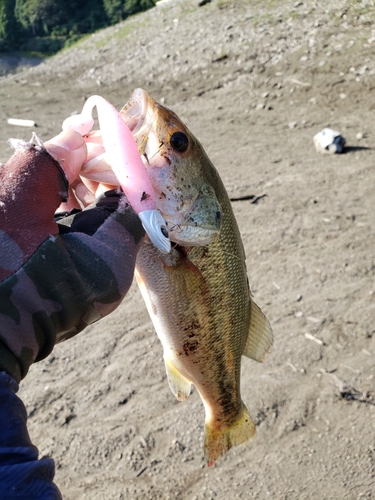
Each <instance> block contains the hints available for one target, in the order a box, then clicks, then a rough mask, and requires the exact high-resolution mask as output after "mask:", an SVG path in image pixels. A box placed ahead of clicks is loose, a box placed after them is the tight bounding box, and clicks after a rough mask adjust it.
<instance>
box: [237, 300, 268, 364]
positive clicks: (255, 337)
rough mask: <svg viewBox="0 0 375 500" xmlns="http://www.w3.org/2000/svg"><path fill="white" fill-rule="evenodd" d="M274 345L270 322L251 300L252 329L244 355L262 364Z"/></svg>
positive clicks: (250, 329)
mask: <svg viewBox="0 0 375 500" xmlns="http://www.w3.org/2000/svg"><path fill="white" fill-rule="evenodd" d="M272 344H273V333H272V328H271V325H270V322H269V321H268V319H267V318H266V316H265V315H264V314H263V312H262V310H261V309H260V307H258V306H257V305H256V303H255V302H254V301H253V300H252V299H251V310H250V327H249V333H248V337H247V340H246V344H245V348H244V351H243V353H242V354H243V355H244V356H247V357H248V358H251V359H254V360H255V361H259V362H260V363H262V362H263V361H264V357H265V355H266V354H267V352H268V351H269V350H270V348H271V346H272Z"/></svg>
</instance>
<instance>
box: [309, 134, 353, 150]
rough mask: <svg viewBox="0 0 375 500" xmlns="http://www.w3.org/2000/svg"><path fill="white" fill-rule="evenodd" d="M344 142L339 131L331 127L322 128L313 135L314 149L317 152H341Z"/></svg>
mask: <svg viewBox="0 0 375 500" xmlns="http://www.w3.org/2000/svg"><path fill="white" fill-rule="evenodd" d="M345 142H346V141H345V139H344V137H343V136H342V135H341V134H340V132H337V130H332V129H331V128H324V129H323V130H322V131H321V132H318V133H317V134H316V135H314V144H315V149H316V150H317V152H318V153H323V154H335V153H342V152H343V151H344V146H345Z"/></svg>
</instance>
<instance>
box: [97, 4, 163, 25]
mask: <svg viewBox="0 0 375 500" xmlns="http://www.w3.org/2000/svg"><path fill="white" fill-rule="evenodd" d="M155 3H156V2H155V0H103V5H104V10H105V12H106V14H107V16H108V19H109V20H110V22H111V23H118V22H119V21H122V20H123V19H125V18H126V17H128V16H131V15H132V14H135V13H137V12H140V11H142V10H147V9H149V8H151V7H153V6H154V5H155Z"/></svg>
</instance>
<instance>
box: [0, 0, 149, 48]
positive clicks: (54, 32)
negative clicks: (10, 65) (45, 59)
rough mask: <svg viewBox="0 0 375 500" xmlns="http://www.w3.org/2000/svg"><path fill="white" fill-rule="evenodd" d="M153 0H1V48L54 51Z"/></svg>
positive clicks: (146, 7)
mask: <svg viewBox="0 0 375 500" xmlns="http://www.w3.org/2000/svg"><path fill="white" fill-rule="evenodd" d="M155 3H156V0H64V1H63V2H62V1H61V0H0V52H5V51H12V50H19V51H26V52H38V53H43V54H53V53H55V52H57V51H58V50H60V49H61V48H63V47H66V46H70V45H72V44H73V43H75V42H76V41H78V40H79V39H80V38H82V37H83V36H85V35H86V34H88V33H92V32H94V31H95V30H97V29H99V28H104V27H106V26H110V25H112V24H116V23H118V22H119V21H122V20H123V19H126V18H127V17H129V16H131V15H133V14H136V13H137V12H140V11H143V10H147V9H149V8H151V7H153V6H154V5H155Z"/></svg>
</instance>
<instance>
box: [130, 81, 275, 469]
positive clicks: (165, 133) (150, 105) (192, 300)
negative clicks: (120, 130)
mask: <svg viewBox="0 0 375 500" xmlns="http://www.w3.org/2000/svg"><path fill="white" fill-rule="evenodd" d="M121 114H122V117H123V119H124V120H125V121H127V120H128V121H129V123H130V121H131V123H132V128H133V129H132V132H133V136H134V138H135V140H136V141H137V140H138V143H139V148H140V150H141V152H143V153H145V156H146V158H147V161H146V162H145V166H146V169H147V170H148V173H149V176H150V179H151V182H152V184H153V188H154V189H155V191H156V193H157V192H158V191H159V192H163V193H164V192H166V191H167V192H168V196H160V197H159V199H158V201H157V202H156V206H157V208H158V209H159V210H160V211H161V213H162V215H163V217H164V218H165V220H166V221H167V224H168V228H169V232H170V238H171V241H172V243H174V246H173V248H172V251H171V252H170V253H169V254H162V253H161V252H160V251H159V250H157V248H156V247H155V246H153V245H152V243H151V242H150V240H149V239H148V238H147V236H146V237H145V239H144V241H143V242H142V244H141V248H140V250H139V253H138V256H137V262H136V279H137V282H138V285H139V287H140V290H141V293H142V296H143V298H144V300H145V303H146V306H147V309H148V312H149V314H150V317H151V319H152V322H153V324H154V327H155V330H156V332H157V335H158V337H159V339H160V341H161V343H162V345H163V349H164V362H165V367H166V371H167V376H168V382H169V385H170V388H171V390H172V392H173V394H174V395H175V396H176V397H177V399H179V400H184V399H186V398H187V397H188V396H189V394H190V390H191V385H192V384H194V386H195V387H196V388H197V390H198V392H199V394H200V396H201V398H202V401H203V404H204V408H205V414H206V417H205V440H204V448H205V457H206V459H207V462H208V464H209V465H213V464H214V463H215V461H216V460H217V459H218V458H219V457H220V456H221V455H223V454H224V453H226V452H227V451H228V450H229V449H230V448H231V447H233V446H237V445H239V444H242V443H244V442H246V441H248V440H249V439H251V438H252V437H253V436H254V435H255V433H256V431H255V425H254V423H253V421H252V419H251V417H250V415H249V413H248V411H247V408H246V406H245V405H244V403H243V401H242V398H241V392H240V372H241V356H242V355H246V356H248V357H250V358H252V359H254V360H256V361H263V359H264V356H265V354H266V352H267V351H268V350H269V349H270V347H271V345H272V342H273V336H272V329H271V327H270V324H269V322H268V320H267V319H266V317H265V316H264V315H263V313H262V312H261V310H260V309H259V307H258V306H257V305H256V304H255V303H254V302H253V300H252V298H251V294H250V289H249V283H248V278H247V273H246V265H245V253H244V248H243V245H242V241H241V236H240V232H239V229H238V226H237V222H236V219H235V217H234V214H233V210H232V207H231V203H230V200H229V197H228V195H227V192H226V190H225V187H224V185H223V183H222V181H221V179H220V176H219V174H218V172H217V171H216V169H215V167H214V166H213V165H212V163H211V161H210V160H209V158H208V157H207V155H206V153H205V152H204V150H203V148H202V146H201V145H200V143H199V142H198V141H197V139H196V138H195V137H194V136H193V135H192V133H191V132H190V131H189V130H188V129H187V127H186V126H185V125H184V124H183V123H182V122H181V121H180V120H179V118H178V117H177V116H176V115H175V114H174V113H173V112H172V111H170V110H168V109H167V108H165V107H163V106H161V105H160V104H158V103H156V102H155V101H154V100H153V99H152V98H151V97H150V96H148V94H147V93H146V92H145V91H143V90H140V89H137V90H136V91H135V92H134V94H133V96H132V97H131V99H130V100H129V102H128V103H127V104H126V105H125V107H124V109H123V110H122V112H121ZM135 118H137V120H138V121H137V120H135ZM145 130H146V131H147V133H145ZM176 133H178V134H179V135H178V139H179V141H178V142H176V141H174V140H173V138H174V137H176V136H175V135H174V134H176ZM181 134H182V135H181ZM184 138H186V142H185V139H184ZM175 142H176V144H175ZM155 144H158V149H157V150H155ZM174 146H175V147H174ZM176 149H177V150H176ZM166 183H167V184H168V186H167V189H165V187H166V186H165V184H166ZM181 200H183V203H181Z"/></svg>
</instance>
